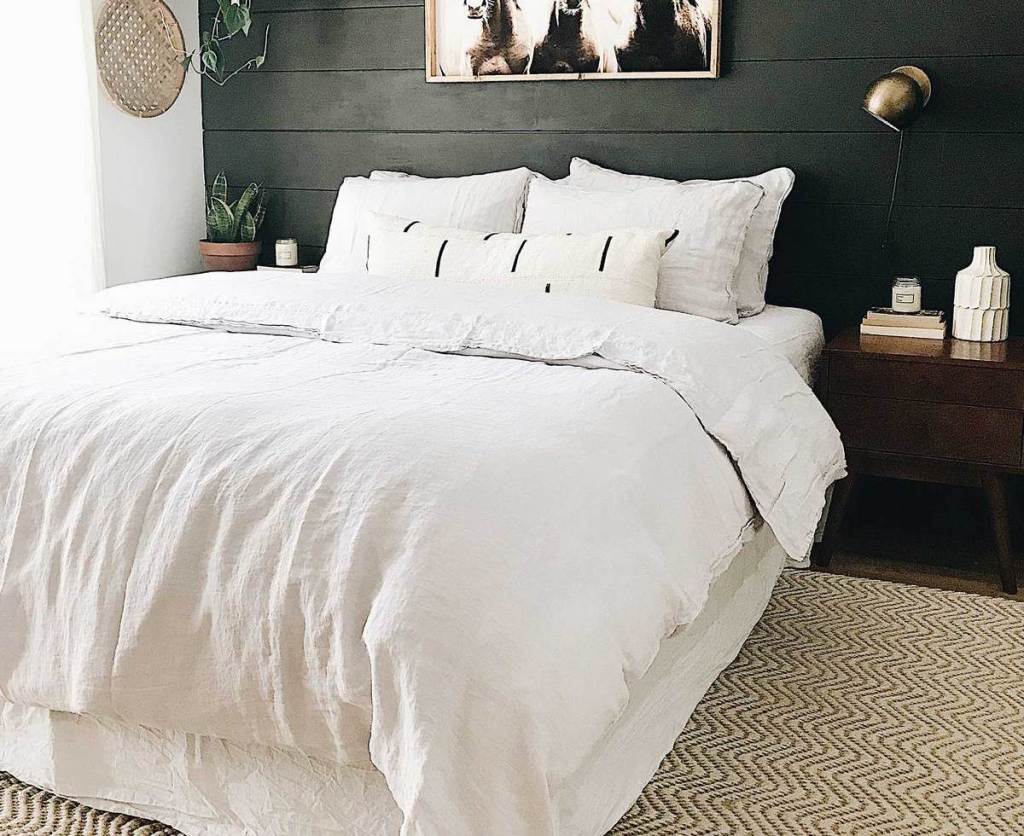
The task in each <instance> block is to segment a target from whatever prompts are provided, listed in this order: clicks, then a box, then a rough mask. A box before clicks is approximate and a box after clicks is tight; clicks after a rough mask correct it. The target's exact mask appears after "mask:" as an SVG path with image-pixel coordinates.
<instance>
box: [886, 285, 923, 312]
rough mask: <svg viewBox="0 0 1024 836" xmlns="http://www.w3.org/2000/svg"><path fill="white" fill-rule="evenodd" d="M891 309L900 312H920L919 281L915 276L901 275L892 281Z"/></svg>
mask: <svg viewBox="0 0 1024 836" xmlns="http://www.w3.org/2000/svg"><path fill="white" fill-rule="evenodd" d="M892 309H893V310H894V311H899V312H900V313H919V312H920V310H921V282H920V281H919V280H918V279H917V278H916V277H905V278H902V277H901V278H898V279H896V281H894V282H893V283H892Z"/></svg>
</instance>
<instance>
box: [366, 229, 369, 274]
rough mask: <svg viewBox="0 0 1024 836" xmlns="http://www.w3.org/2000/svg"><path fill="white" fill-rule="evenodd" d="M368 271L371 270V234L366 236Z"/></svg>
mask: <svg viewBox="0 0 1024 836" xmlns="http://www.w3.org/2000/svg"><path fill="white" fill-rule="evenodd" d="M366 272H367V273H369V272H370V236H369V235H367V236H366Z"/></svg>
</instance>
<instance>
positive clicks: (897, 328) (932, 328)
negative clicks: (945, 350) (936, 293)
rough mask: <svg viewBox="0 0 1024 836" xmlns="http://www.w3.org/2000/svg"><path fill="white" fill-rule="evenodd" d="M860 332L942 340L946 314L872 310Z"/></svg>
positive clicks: (944, 335) (886, 309)
mask: <svg viewBox="0 0 1024 836" xmlns="http://www.w3.org/2000/svg"><path fill="white" fill-rule="evenodd" d="M860 332H861V333H862V334H871V335H873V336H876V337H917V338H918V339H925V340H942V339H945V337H946V314H945V313H944V312H943V311H919V312H918V313H900V312H899V311H894V310H893V309H892V308H871V310H869V311H868V312H867V314H866V315H865V316H864V320H863V321H862V322H861V324H860Z"/></svg>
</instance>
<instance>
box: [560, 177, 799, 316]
mask: <svg viewBox="0 0 1024 836" xmlns="http://www.w3.org/2000/svg"><path fill="white" fill-rule="evenodd" d="M737 180H746V181H747V182H750V183H756V184H757V185H758V186H761V187H762V188H763V189H764V191H765V198H764V200H762V201H761V205H760V206H758V207H757V211H756V212H754V217H753V218H752V219H751V221H750V230H749V232H748V233H747V238H746V241H745V242H744V245H743V254H742V256H741V257H740V264H739V270H738V272H737V274H736V303H737V309H738V311H739V315H740V316H744V317H745V316H754V315H755V314H759V313H761V311H763V310H764V304H765V302H764V294H765V289H766V288H767V286H768V262H769V261H771V258H772V255H773V253H774V252H775V230H776V228H777V227H778V225H779V217H780V215H781V214H782V204H783V203H785V201H786V198H787V197H789V194H790V192H792V191H793V184H794V183H795V182H796V175H795V174H794V173H793V172H792V171H791V170H790V169H788V168H775V169H772V170H771V171H766V172H765V173H764V174H759V175H757V176H756V177H745V178H737ZM737 180H717V181H716V180H687V181H685V182H684V183H682V184H681V185H688V186H692V185H703V184H706V183H715V182H718V183H733V182H736V181H737ZM566 182H568V183H570V184H571V185H574V186H578V187H580V188H585V189H606V190H609V191H612V190H620V189H621V190H624V191H631V190H633V189H638V188H646V187H649V186H656V185H660V186H664V185H671V184H676V183H679V181H677V180H665V179H663V178H661V177H645V176H643V175H638V174H623V173H622V172H620V171H613V170H612V169H610V168H602V167H601V166H599V165H596V164H594V163H592V162H589V161H587V160H584V159H581V158H580V157H574V158H573V160H572V163H570V165H569V177H568V178H567V180H566Z"/></svg>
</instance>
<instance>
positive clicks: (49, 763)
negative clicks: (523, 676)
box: [0, 526, 785, 836]
mask: <svg viewBox="0 0 1024 836" xmlns="http://www.w3.org/2000/svg"><path fill="white" fill-rule="evenodd" d="M784 562H785V555H784V553H783V550H782V548H781V547H780V546H779V544H778V542H777V541H776V539H775V538H774V536H773V535H772V533H771V531H770V530H769V528H768V526H762V527H761V528H760V530H759V531H758V532H757V533H756V535H754V536H753V539H752V540H751V541H750V542H749V543H747V544H746V545H745V546H744V547H743V549H742V550H741V551H740V552H739V554H738V555H737V556H736V557H735V558H734V559H733V560H732V562H731V563H730V565H729V567H728V568H727V569H726V570H725V571H724V572H723V573H722V574H721V576H720V577H719V578H718V580H717V581H716V582H715V584H714V586H713V588H712V591H711V596H710V598H709V600H708V603H707V605H706V606H705V608H704V610H703V611H702V612H701V614H700V616H699V617H698V618H697V620H696V621H694V622H693V623H692V624H690V625H689V626H688V627H687V628H686V629H684V630H681V631H679V632H678V633H676V634H675V635H674V636H672V637H671V638H669V639H667V640H666V641H665V642H664V643H663V645H662V648H661V651H660V653H659V655H658V657H657V658H656V659H655V661H654V664H653V665H652V666H651V668H650V669H649V670H648V672H647V673H646V674H645V675H644V677H643V678H642V679H640V680H639V681H637V682H635V683H633V685H632V686H631V687H630V701H629V704H628V706H627V707H626V710H625V711H624V713H623V715H622V717H621V718H620V719H619V721H618V722H617V723H616V724H615V726H613V727H612V728H611V729H610V730H609V732H608V733H607V734H606V735H605V736H604V738H602V740H601V741H600V742H599V743H598V745H597V746H595V748H594V750H593V752H592V754H591V755H590V757H588V758H587V759H586V761H585V765H584V767H583V768H582V769H580V770H579V771H578V772H577V773H575V774H574V775H572V776H571V777H570V778H569V779H568V780H567V781H566V782H565V783H564V784H563V786H561V787H559V788H557V790H556V797H557V799H558V814H559V829H558V832H559V833H561V834H573V835H574V836H575V834H580V836H583V835H584V834H585V836H597V834H601V833H604V832H605V831H607V830H608V829H609V828H610V827H611V826H612V825H614V824H615V822H616V821H617V820H618V819H619V818H620V817H621V816H622V814H623V813H624V812H625V811H626V810H628V809H629V807H630V806H631V805H632V803H633V802H634V801H635V799H636V798H637V796H638V795H639V794H640V792H641V790H642V789H643V787H644V786H645V785H646V783H647V782H648V781H649V780H650V778H651V776H652V775H653V774H654V772H655V771H656V769H657V767H658V764H659V763H660V762H661V759H662V757H663V756H664V755H665V754H666V753H667V752H668V751H669V750H670V749H671V748H672V745H673V743H674V742H675V739H676V737H677V736H678V735H679V732H680V730H681V729H682V728H683V727H684V726H685V725H686V721H687V720H688V719H689V717H690V715H691V714H692V713H693V710H694V709H695V708H696V706H697V703H699V702H700V700H701V698H702V697H703V696H704V694H705V693H706V692H707V690H708V688H710V687H711V685H712V683H713V682H714V681H715V678H716V677H717V676H718V674H719V673H720V672H721V671H722V670H723V669H724V668H725V667H726V666H727V665H728V664H729V663H730V662H731V661H732V660H733V659H734V658H735V656H736V654H737V653H738V652H739V650H740V647H741V646H742V645H743V642H744V641H745V640H746V638H747V636H748V635H749V634H750V631H751V630H752V629H753V628H754V626H755V624H756V623H757V621H758V619H760V617H761V614H762V613H763V612H764V609H765V607H766V606H767V604H768V599H769V597H770V596H771V591H772V588H773V587H774V586H775V582H776V581H777V580H778V577H779V574H780V573H781V571H782V567H783V565H784ZM496 756H500V755H498V754H496ZM0 770H2V771H6V772H10V773H12V774H13V775H15V776H17V777H18V778H20V779H21V780H23V781H26V782H29V783H32V784H34V785H36V786H40V787H44V788H46V789H49V790H52V791H53V792H56V793H58V794H60V795H63V796H67V797H69V798H73V799H75V800H77V801H81V802H83V803H85V804H89V805H91V806H94V807H99V808H101V809H106V810H111V811H114V812H122V813H130V814H133V815H137V816H143V817H146V818H154V819H158V820H160V821H162V822H164V823H166V824H169V825H171V826H173V827H176V828H177V829H179V830H181V831H182V832H183V833H185V834H188V836H243V834H251V833H259V834H261V836H328V834H329V836H394V834H397V833H398V831H399V829H400V826H401V821H402V819H401V813H400V812H399V810H398V808H397V807H396V806H395V803H394V801H393V800H392V797H391V793H390V792H389V790H388V787H387V784H386V783H385V781H384V778H383V776H382V775H381V774H380V773H379V772H377V771H376V770H375V769H372V768H367V769H359V768H352V767H345V766H339V765H336V764H330V763H326V762H324V761H319V760H316V759H314V758H310V757H307V756H305V755H302V754H300V753H298V752H294V751H287V750H281V749H270V748H267V747H264V746H257V745H252V746H238V745H236V744H232V743H227V742H225V741H223V740H219V739H215V738H209V737H201V736H197V735H191V734H184V733H174V732H163V731H156V730H152V729H144V728H141V727H137V726H127V725H123V724H121V723H118V722H114V721H110V720H99V719H95V718H92V717H84V716H80V715H74V714H65V713H61V712H52V711H47V710H45V709H41V708H31V707H24V706H15V705H11V704H9V703H4V702H3V701H0Z"/></svg>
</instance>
